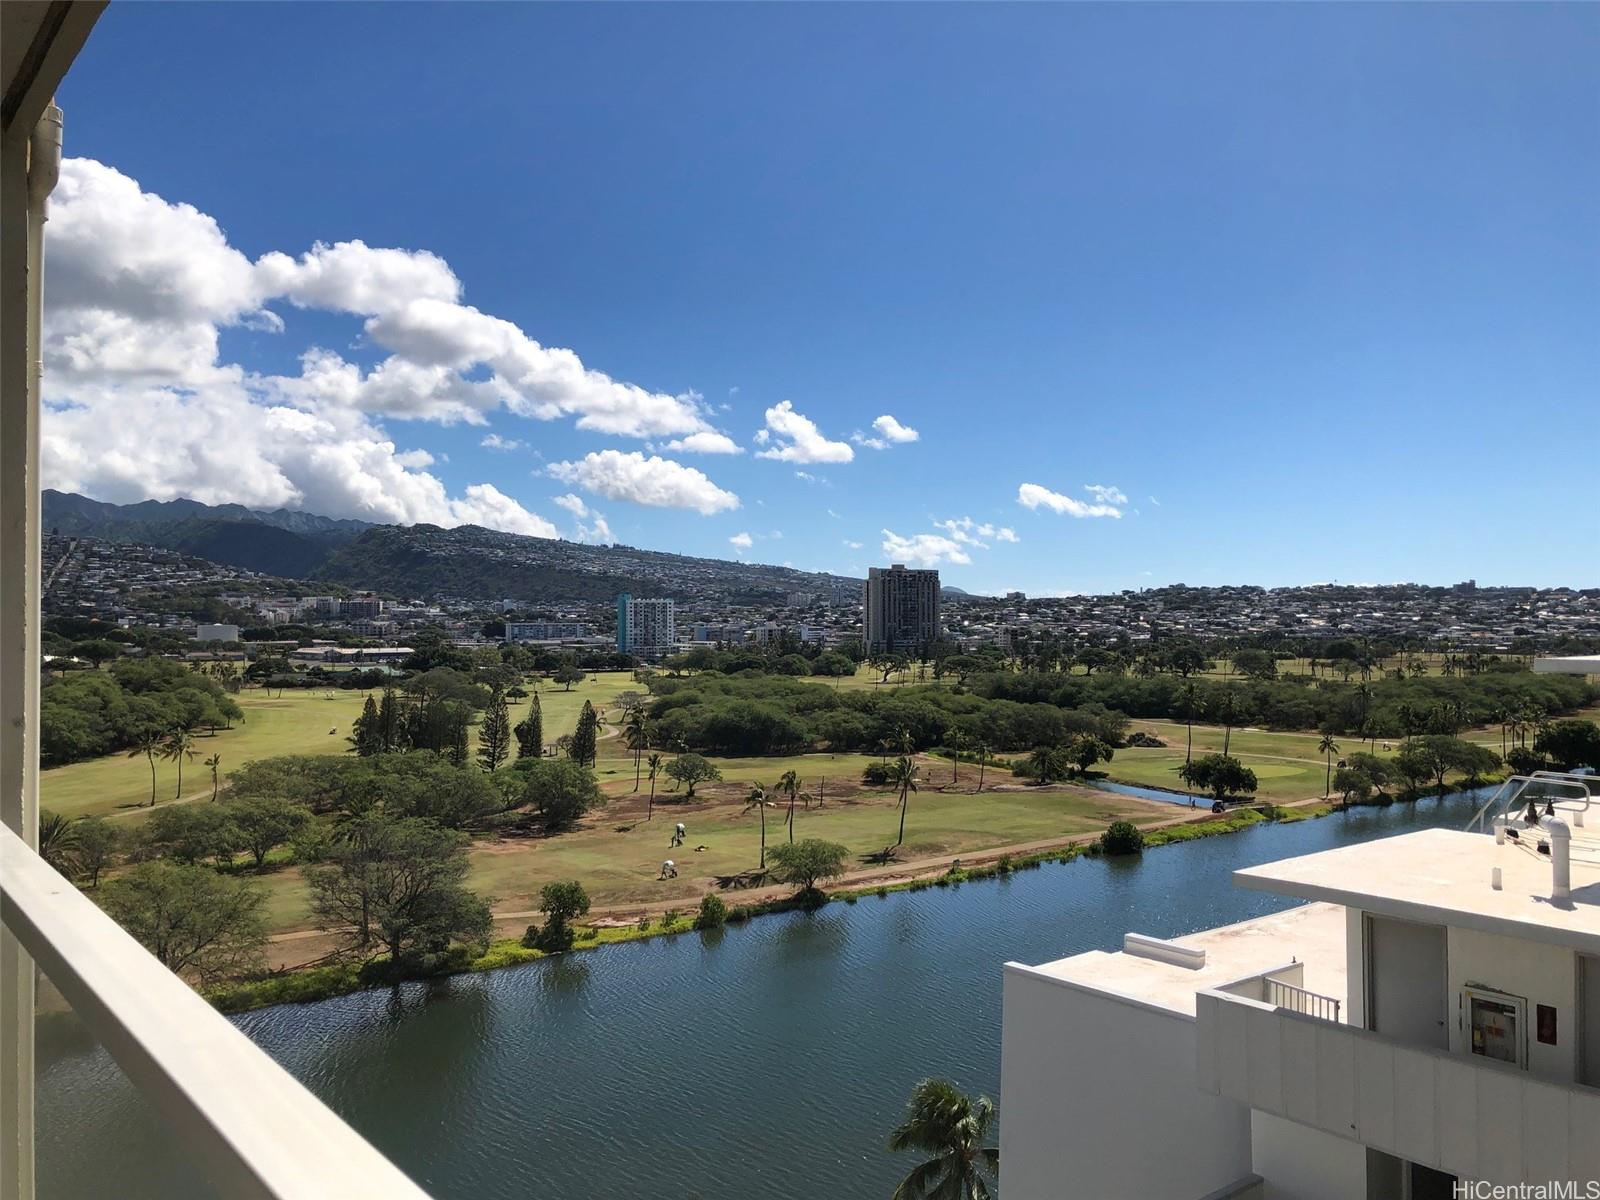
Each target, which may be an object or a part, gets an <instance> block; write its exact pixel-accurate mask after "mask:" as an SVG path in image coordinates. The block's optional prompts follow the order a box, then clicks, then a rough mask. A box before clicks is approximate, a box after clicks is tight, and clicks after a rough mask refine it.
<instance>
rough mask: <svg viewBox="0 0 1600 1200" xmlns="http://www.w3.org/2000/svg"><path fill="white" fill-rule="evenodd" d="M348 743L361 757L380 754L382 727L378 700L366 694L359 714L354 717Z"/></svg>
mask: <svg viewBox="0 0 1600 1200" xmlns="http://www.w3.org/2000/svg"><path fill="white" fill-rule="evenodd" d="M350 744H351V746H352V747H354V749H355V752H356V753H357V754H359V755H360V756H361V757H362V758H369V757H371V756H372V755H374V754H382V753H383V751H384V745H383V729H382V727H381V725H380V723H379V718H378V702H377V701H376V700H374V699H373V698H372V694H371V693H370V692H369V693H368V694H367V700H366V703H365V704H363V705H362V706H361V715H360V716H359V717H357V718H356V719H355V724H354V726H353V727H352V729H351V737H350Z"/></svg>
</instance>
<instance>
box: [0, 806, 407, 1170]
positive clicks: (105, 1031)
mask: <svg viewBox="0 0 1600 1200" xmlns="http://www.w3.org/2000/svg"><path fill="white" fill-rule="evenodd" d="M0 862H3V863H4V867H5V869H4V870H3V871H0V917H3V919H4V921H5V927H6V928H7V929H9V930H10V931H11V932H12V933H13V934H14V935H15V936H16V938H17V940H18V941H19V942H21V943H22V945H23V947H24V949H26V950H27V952H28V954H29V955H30V956H31V957H32V958H33V960H34V962H36V963H38V964H39V966H40V967H41V968H42V969H43V970H44V972H45V974H46V975H48V976H49V977H50V981H51V982H52V983H54V984H55V986H56V987H57V988H58V989H59V990H60V992H61V994H62V995H63V996H65V997H66V998H67V1000H68V1001H69V1002H70V1003H71V1005H72V1007H73V1010H74V1011H75V1012H76V1013H77V1014H78V1015H79V1016H80V1017H81V1018H82V1019H83V1021H84V1023H85V1024H86V1025H87V1026H88V1027H89V1029H90V1030H91V1032H93V1033H94V1035H95V1036H96V1037H97V1038H98V1039H99V1040H100V1041H101V1043H102V1044H103V1045H104V1046H105V1047H106V1049H107V1050H109V1051H110V1052H111V1056H112V1057H113V1058H115V1059H116V1060H117V1064H118V1065H119V1066H120V1067H121V1068H122V1069H123V1071H124V1072H126V1074H127V1076H128V1078H129V1079H130V1080H132V1082H133V1083H134V1085H135V1086H136V1087H138V1088H139V1090H140V1091H141V1092H143V1093H144V1095H145V1097H146V1098H147V1099H148V1100H149V1101H150V1102H151V1104H152V1106H153V1107H154V1108H155V1109H156V1111H157V1112H159V1113H160V1114H161V1116H162V1117H163V1119H164V1120H165V1121H166V1123H167V1124H168V1125H169V1126H170V1127H171V1128H172V1129H173V1131H174V1133H175V1134H176V1135H177V1137H178V1140H179V1141H180V1142H181V1143H182V1144H184V1146H185V1147H186V1148H187V1149H188V1150H190V1151H191V1152H192V1153H193V1155H194V1157H195V1158H197V1159H199V1160H200V1162H201V1163H202V1164H203V1166H204V1167H205V1168H207V1170H208V1174H209V1179H210V1182H211V1183H212V1184H213V1185H215V1187H216V1190H217V1193H218V1194H219V1195H224V1196H229V1197H252V1198H261V1200H306V1198H309V1197H322V1196H330V1197H331V1196H337V1197H340V1198H341V1200H428V1198H427V1193H425V1192H424V1191H423V1190H422V1189H421V1188H419V1187H418V1186H417V1185H416V1184H415V1183H413V1182H412V1181H411V1180H410V1179H408V1178H407V1177H406V1176H405V1175H404V1174H403V1173H402V1172H401V1171H400V1169H399V1168H398V1167H396V1166H395V1165H394V1164H393V1163H391V1162H390V1161H389V1160H388V1159H387V1158H385V1157H384V1156H383V1155H382V1154H380V1153H379V1152H378V1151H377V1150H376V1149H374V1148H373V1147H372V1146H371V1145H370V1144H368V1142H367V1141H366V1140H365V1139H364V1138H362V1137H361V1135H360V1134H358V1133H356V1131H355V1130H353V1129H351V1128H350V1127H349V1126H348V1125H346V1124H345V1123H344V1122H343V1121H342V1120H340V1119H339V1117H338V1116H337V1115H336V1114H335V1113H334V1112H333V1111H332V1110H331V1109H329V1108H328V1107H327V1105H325V1104H323V1103H322V1101H320V1100H318V1099H317V1098H316V1097H315V1096H313V1095H312V1094H311V1093H310V1092H309V1091H307V1090H306V1088H305V1086H304V1085H303V1084H301V1083H300V1082H299V1081H298V1080H296V1079H295V1078H294V1077H293V1076H292V1075H290V1074H289V1073H288V1072H287V1071H285V1070H284V1069H283V1068H282V1067H280V1066H279V1065H278V1064H277V1063H276V1062H274V1061H273V1060H272V1059H271V1058H270V1057H269V1056H268V1055H267V1053H266V1051H264V1050H262V1049H261V1048H260V1047H259V1046H257V1045H256V1044H255V1043H254V1042H252V1041H251V1040H250V1039H249V1038H248V1037H246V1036H245V1035H244V1034H243V1033H242V1032H241V1031H240V1030H239V1029H238V1028H237V1027H236V1026H235V1025H234V1024H233V1023H232V1022H231V1021H229V1020H228V1019H227V1018H226V1017H224V1016H223V1015H222V1014H221V1013H219V1012H217V1010H216V1009H214V1008H212V1007H211V1005H210V1004H208V1003H206V1001H205V999H204V998H202V997H201V996H200V995H199V994H198V993H197V992H195V991H193V990H192V989H191V988H190V987H189V985H188V984H186V983H184V982H183V980H182V979H180V978H178V976H176V975H174V974H173V973H172V972H171V971H169V970H167V968H166V967H164V966H162V965H161V964H160V963H159V962H158V961H156V959H155V958H154V957H153V956H152V955H151V954H150V953H149V952H148V951H147V950H145V948H144V947H143V946H141V945H140V944H139V943H138V942H137V941H135V940H134V939H133V938H132V937H131V936H130V935H129V934H128V933H127V932H126V931H125V930H123V929H122V927H121V926H119V925H118V924H117V923H116V922H115V921H113V920H112V919H111V918H110V917H109V916H107V915H106V914H105V913H104V912H102V911H101V910H100V909H99V907H98V906H96V905H95V903H94V902H93V901H92V900H90V899H89V898H88V897H87V896H85V895H84V894H83V893H82V892H80V891H79V890H78V889H77V888H76V887H74V886H73V885H72V884H71V883H69V882H68V881H67V880H66V879H63V878H62V877H61V875H60V874H58V873H57V872H56V870H55V869H54V868H53V867H51V866H50V865H49V864H48V863H46V862H45V861H44V859H42V858H40V857H39V855H38V854H37V853H35V852H34V850H33V849H32V848H31V847H30V846H29V845H28V844H27V843H26V842H24V841H23V840H22V839H21V838H20V837H18V836H17V835H16V833H15V832H14V831H12V830H11V829H10V828H9V827H7V826H4V825H0Z"/></svg>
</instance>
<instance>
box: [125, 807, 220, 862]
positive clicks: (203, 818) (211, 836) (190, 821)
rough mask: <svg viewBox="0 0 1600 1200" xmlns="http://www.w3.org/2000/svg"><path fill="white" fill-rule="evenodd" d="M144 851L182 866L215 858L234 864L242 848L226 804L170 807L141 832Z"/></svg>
mask: <svg viewBox="0 0 1600 1200" xmlns="http://www.w3.org/2000/svg"><path fill="white" fill-rule="evenodd" d="M140 833H141V834H142V836H143V840H144V846H145V848H146V849H147V850H148V851H149V852H150V853H152V854H157V855H162V856H164V857H167V858H171V859H175V860H177V861H178V862H181V863H198V862H200V861H202V860H203V859H207V858H210V859H215V860H216V861H217V862H218V863H225V862H232V861H233V855H234V852H235V851H236V850H238V849H239V844H240V843H239V830H238V829H237V828H236V827H235V826H234V824H233V820H232V817H231V815H230V814H229V813H228V812H227V811H226V806H225V805H211V804H176V805H169V806H168V807H166V808H164V809H162V810H161V811H160V812H158V813H152V814H151V816H150V819H149V820H148V821H146V822H145V823H144V826H143V827H142V828H141V829H140Z"/></svg>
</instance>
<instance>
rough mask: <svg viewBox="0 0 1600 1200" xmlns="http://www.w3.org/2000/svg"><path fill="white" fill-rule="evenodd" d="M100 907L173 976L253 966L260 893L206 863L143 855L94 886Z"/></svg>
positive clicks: (260, 933)
mask: <svg viewBox="0 0 1600 1200" xmlns="http://www.w3.org/2000/svg"><path fill="white" fill-rule="evenodd" d="M99 891H100V897H101V900H100V903H101V906H102V907H103V908H104V909H105V910H106V912H107V913H109V914H110V915H111V917H112V918H113V919H114V920H115V921H116V922H117V924H119V925H121V926H122V927H123V928H124V929H126V930H127V931H128V932H129V933H130V934H132V935H133V936H134V937H135V938H136V939H138V941H139V943H140V945H142V946H143V947H144V948H145V949H146V950H148V951H150V953H151V954H153V955H155V956H156V958H157V959H158V960H159V961H160V963H161V965H162V966H164V967H166V968H167V969H168V970H169V971H172V972H173V973H174V974H177V975H186V976H189V977H190V978H193V979H195V980H198V981H199V982H200V983H213V982H215V981H216V980H218V979H221V978H224V977H226V976H230V975H237V974H240V973H243V972H245V971H248V970H250V969H252V968H253V967H255V966H256V965H257V964H258V963H259V962H260V960H261V950H262V947H263V946H264V945H265V944H266V940H267V938H266V919H265V916H264V912H263V910H264V908H265V904H266V897H265V894H264V893H263V892H262V891H261V889H260V888H258V887H256V886H255V885H253V884H248V883H244V882H241V881H239V880H235V879H230V878H228V877H227V876H225V875H219V874H217V873H216V872H215V871H213V870H211V869H210V868H208V867H198V866H179V865H177V864H175V863H168V862H145V863H140V864H139V865H138V866H136V867H134V868H133V869H132V870H131V871H129V872H127V874H125V875H122V876H120V877H119V878H117V879H112V880H110V881H108V882H107V883H106V886H105V887H103V888H101V889H99Z"/></svg>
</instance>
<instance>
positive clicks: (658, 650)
mask: <svg viewBox="0 0 1600 1200" xmlns="http://www.w3.org/2000/svg"><path fill="white" fill-rule="evenodd" d="M677 640H678V638H677V618H676V614H675V613H674V611H673V603H672V601H671V600H640V599H636V598H635V597H633V596H630V595H629V594H628V593H627V592H623V593H622V595H620V596H618V597H617V649H618V650H620V651H622V652H623V653H624V654H638V655H640V656H642V657H645V658H650V657H653V656H655V655H659V654H665V653H667V652H668V651H670V650H671V649H672V647H673V646H674V644H676V642H677Z"/></svg>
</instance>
